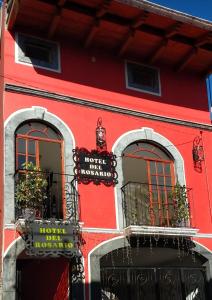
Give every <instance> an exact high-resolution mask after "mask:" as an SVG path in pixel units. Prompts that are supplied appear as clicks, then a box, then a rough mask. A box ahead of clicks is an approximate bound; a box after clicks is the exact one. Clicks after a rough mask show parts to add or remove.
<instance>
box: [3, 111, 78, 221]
mask: <svg viewBox="0 0 212 300" xmlns="http://www.w3.org/2000/svg"><path fill="white" fill-rule="evenodd" d="M32 119H33V120H36V121H38V122H39V121H41V122H42V121H43V122H47V123H49V124H50V125H51V124H52V126H54V127H55V128H57V130H58V132H60V134H61V136H62V138H63V141H64V153H63V154H64V169H65V173H66V174H70V175H72V174H73V166H74V162H73V155H72V154H73V153H72V150H73V148H75V139H74V135H73V133H72V131H71V129H70V128H69V127H68V125H66V124H65V122H64V121H63V120H62V119H60V118H59V117H58V116H56V115H54V114H53V113H51V112H49V111H48V110H47V109H46V108H45V107H41V106H32V107H29V108H25V109H20V110H18V111H16V112H14V113H12V114H11V115H10V116H9V117H8V118H7V119H6V120H5V130H4V133H5V135H4V137H5V143H4V153H5V154H4V155H5V161H4V181H5V182H4V184H5V189H4V198H5V205H4V210H5V214H4V222H5V223H6V224H8V223H10V222H11V223H13V222H14V219H15V216H14V214H15V213H14V211H15V210H14V174H15V155H14V153H15V139H14V134H15V131H16V129H17V127H18V126H19V125H20V124H22V123H23V122H25V121H28V120H32Z"/></svg>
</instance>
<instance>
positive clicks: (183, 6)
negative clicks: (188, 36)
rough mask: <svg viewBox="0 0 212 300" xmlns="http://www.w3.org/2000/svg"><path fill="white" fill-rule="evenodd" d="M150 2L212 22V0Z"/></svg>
mask: <svg viewBox="0 0 212 300" xmlns="http://www.w3.org/2000/svg"><path fill="white" fill-rule="evenodd" d="M150 2H154V3H157V4H160V5H163V6H167V7H170V8H173V9H176V10H179V11H183V12H185V13H188V14H190V15H193V16H196V17H199V18H203V19H206V20H209V21H212V0H150Z"/></svg>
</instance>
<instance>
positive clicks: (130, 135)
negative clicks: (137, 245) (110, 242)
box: [112, 127, 186, 230]
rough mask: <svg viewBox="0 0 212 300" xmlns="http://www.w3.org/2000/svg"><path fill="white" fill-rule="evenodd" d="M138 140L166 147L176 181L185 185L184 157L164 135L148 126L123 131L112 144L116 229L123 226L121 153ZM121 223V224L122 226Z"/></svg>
mask: <svg viewBox="0 0 212 300" xmlns="http://www.w3.org/2000/svg"><path fill="white" fill-rule="evenodd" d="M138 140H143V141H150V142H151V141H152V142H155V143H157V144H158V145H161V146H162V147H164V148H167V147H168V148H167V151H168V152H169V153H170V155H171V156H172V157H173V160H174V167H175V176H176V179H177V181H178V182H179V183H180V184H181V185H182V186H183V185H186V179H185V171H184V159H183V157H182V155H181V153H180V151H179V150H178V149H177V148H176V147H175V146H174V144H173V143H172V142H171V141H169V140H168V139H167V138H166V137H164V136H163V135H161V134H160V133H158V132H156V131H154V129H152V128H149V127H143V128H140V129H134V130H130V131H127V132H125V133H123V134H122V135H121V136H120V137H119V138H118V139H117V140H116V141H115V143H114V144H113V147H112V151H113V153H114V154H115V155H116V160H117V167H116V169H117V172H118V184H117V185H116V186H115V188H114V200H115V209H116V226H117V229H118V230H121V229H122V228H123V227H124V224H123V220H124V215H123V209H122V196H121V187H122V185H123V171H122V157H121V156H122V153H123V151H124V149H125V148H126V147H127V146H128V145H129V144H131V143H133V142H136V141H138ZM122 224H123V226H122Z"/></svg>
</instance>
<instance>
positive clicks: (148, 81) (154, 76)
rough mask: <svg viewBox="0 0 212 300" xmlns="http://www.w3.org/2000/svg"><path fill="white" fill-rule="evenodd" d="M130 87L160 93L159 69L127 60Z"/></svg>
mask: <svg viewBox="0 0 212 300" xmlns="http://www.w3.org/2000/svg"><path fill="white" fill-rule="evenodd" d="M127 84H128V87H129V88H134V89H138V90H141V91H144V92H149V93H153V94H160V84H159V71H158V70H157V69H155V68H152V67H148V66H144V65H139V64H135V63H131V62H127Z"/></svg>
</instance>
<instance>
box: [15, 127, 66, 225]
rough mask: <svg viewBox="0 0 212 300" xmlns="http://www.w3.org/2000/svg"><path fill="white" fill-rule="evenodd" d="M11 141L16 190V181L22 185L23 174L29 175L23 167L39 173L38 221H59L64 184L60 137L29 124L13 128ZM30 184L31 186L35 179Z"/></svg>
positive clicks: (51, 131)
mask: <svg viewBox="0 0 212 300" xmlns="http://www.w3.org/2000/svg"><path fill="white" fill-rule="evenodd" d="M15 137H16V151H15V167H16V183H17V184H16V186H18V183H20V180H22V181H23V178H24V176H25V178H26V174H29V171H27V170H26V169H27V167H26V166H29V165H31V166H33V168H34V167H35V168H34V172H37V170H39V174H40V176H41V178H42V179H43V180H44V181H45V183H46V184H45V196H44V197H43V199H44V200H43V205H42V209H41V211H40V213H41V217H44V218H50V217H51V218H57V219H60V218H62V217H63V203H62V202H63V201H62V200H63V199H64V192H63V191H64V183H63V175H62V173H63V155H62V153H63V151H62V149H63V140H62V138H61V135H60V134H59V133H58V132H57V131H56V130H55V129H53V128H51V127H50V126H49V125H48V124H47V123H41V122H37V121H30V122H27V123H23V124H21V126H19V127H18V128H17V130H16V134H15ZM31 173H32V172H31ZM31 173H30V174H31ZM41 174H42V175H41ZM34 178H35V175H34ZM33 180H34V182H35V179H33ZM28 182H29V178H28ZM28 185H29V183H28ZM19 189H20V188H19ZM32 192H33V191H32ZM37 197H38V196H37ZM19 200H20V199H19ZM39 210H40V208H39ZM18 214H20V212H19V213H18Z"/></svg>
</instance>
